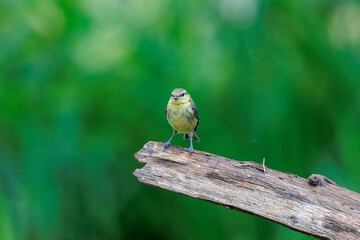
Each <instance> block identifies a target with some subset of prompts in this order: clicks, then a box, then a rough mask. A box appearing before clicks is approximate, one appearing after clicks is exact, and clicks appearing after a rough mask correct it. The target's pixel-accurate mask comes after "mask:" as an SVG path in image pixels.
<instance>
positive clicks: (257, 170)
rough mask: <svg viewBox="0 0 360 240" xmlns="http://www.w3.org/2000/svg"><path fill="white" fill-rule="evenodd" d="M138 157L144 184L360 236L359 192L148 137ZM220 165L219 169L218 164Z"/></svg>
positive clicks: (311, 228) (335, 234)
mask: <svg viewBox="0 0 360 240" xmlns="http://www.w3.org/2000/svg"><path fill="white" fill-rule="evenodd" d="M135 158H136V159H137V160H138V161H139V162H141V163H145V164H146V166H144V167H143V168H142V169H136V170H135V172H134V175H135V176H136V177H137V178H138V179H139V181H140V182H141V183H144V184H148V185H151V186H155V187H159V188H163V189H166V190H169V191H173V192H176V193H181V194H184V195H187V196H190V197H192V198H198V199H202V200H205V201H208V202H212V203H215V204H218V205H222V206H224V207H227V208H231V209H235V210H238V211H241V212H246V213H249V214H252V215H256V216H259V217H262V218H265V219H268V220H270V221H273V222H276V223H279V224H281V225H284V226H286V227H288V228H291V229H293V230H296V231H299V232H302V233H305V234H308V235H310V236H313V237H316V238H319V239H354V240H355V239H360V194H358V193H355V192H352V191H350V190H347V189H345V188H342V187H340V186H338V185H336V184H335V183H334V182H333V181H330V180H329V179H327V178H326V177H324V176H321V175H311V176H310V177H309V178H308V179H304V178H301V177H298V176H296V175H293V174H290V173H283V172H279V171H276V170H272V169H269V168H267V172H266V173H264V169H263V166H262V165H260V164H257V163H254V162H240V161H235V160H231V159H227V158H225V157H220V156H216V155H213V154H210V153H206V152H201V151H195V153H193V154H190V153H188V151H187V149H185V148H182V147H176V146H170V147H169V148H167V149H166V150H165V151H164V149H163V145H162V143H159V142H148V143H147V144H145V146H144V148H142V149H141V150H140V151H139V152H137V153H136V154H135ZM215 166H216V168H215Z"/></svg>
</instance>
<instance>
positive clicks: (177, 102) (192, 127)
mask: <svg viewBox="0 0 360 240" xmlns="http://www.w3.org/2000/svg"><path fill="white" fill-rule="evenodd" d="M165 114H166V118H167V120H168V122H169V124H170V125H171V126H172V128H173V134H172V136H171V137H170V139H169V141H167V142H166V143H164V151H165V149H166V148H167V147H168V146H170V143H171V140H172V139H173V137H174V136H175V135H176V134H177V133H183V134H184V139H190V147H189V152H190V153H193V152H194V147H193V143H192V140H193V139H194V140H195V141H197V142H199V141H200V140H199V138H198V136H197V135H196V133H195V132H196V130H197V128H198V126H199V122H200V118H199V113H198V110H197V109H196V106H195V103H194V101H193V100H192V98H191V96H190V94H189V93H188V92H187V91H186V90H185V89H183V88H175V89H174V90H173V91H172V93H171V97H170V100H169V102H168V104H167V106H166V110H165Z"/></svg>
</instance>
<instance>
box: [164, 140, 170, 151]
mask: <svg viewBox="0 0 360 240" xmlns="http://www.w3.org/2000/svg"><path fill="white" fill-rule="evenodd" d="M168 146H170V142H166V143H164V151H165V148H167V147H168Z"/></svg>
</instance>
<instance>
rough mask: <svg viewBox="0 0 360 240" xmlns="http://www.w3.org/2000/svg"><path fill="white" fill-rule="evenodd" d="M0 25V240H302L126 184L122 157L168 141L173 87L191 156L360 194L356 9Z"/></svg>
mask: <svg viewBox="0 0 360 240" xmlns="http://www.w3.org/2000/svg"><path fill="white" fill-rule="evenodd" d="M0 9H1V14H0V180H1V181H0V239H2V240H18V239H19V240H38V239H39V240H48V239H52V240H58V239H66V240H73V239H74V240H79V239H84V240H97V239H103V240H112V239H157V240H158V239H159V240H160V239H175V240H176V239H178V240H184V239H229V240H254V239H258V240H260V239H261V240H263V239H269V240H272V239H276V240H289V239H296V240H299V239H300V240H302V239H312V238H311V237H308V236H305V235H303V234H301V233H297V232H294V231H291V230H289V229H287V228H285V227H282V226H279V225H277V224H274V223H271V222H268V221H265V220H262V219H259V218H257V217H254V216H250V215H247V214H244V213H239V212H236V211H232V210H229V209H226V208H223V207H220V206H216V205H213V204H210V203H207V202H203V201H200V200H195V199H191V198H188V197H185V196H181V195H178V194H175V193H171V192H167V191H164V190H160V189H156V188H152V187H149V186H145V185H142V184H140V183H139V182H138V180H137V179H136V178H135V177H134V176H133V175H132V172H133V171H134V170H135V169H136V168H140V167H142V165H141V164H139V163H138V162H137V161H136V160H135V159H134V153H135V152H136V151H138V150H139V149H140V148H141V147H142V146H143V145H144V144H145V143H146V142H147V141H149V140H155V141H163V142H165V141H167V140H168V138H169V137H170V136H171V133H172V130H171V127H170V126H169V124H168V123H167V121H166V117H165V113H164V112H165V106H166V103H167V101H168V99H169V97H170V93H171V91H172V90H173V89H174V88H176V87H183V88H185V89H187V90H188V92H189V93H190V94H191V95H192V97H193V99H194V101H195V103H196V105H197V108H198V110H199V114H200V119H201V123H200V125H199V128H198V136H199V137H200V139H201V142H200V143H195V144H194V147H195V149H197V150H203V151H208V152H211V153H214V154H219V155H222V156H226V157H229V158H233V159H237V160H244V161H254V162H259V163H261V161H262V158H263V157H265V158H266V160H267V165H268V167H271V168H274V169H277V170H280V171H286V172H291V173H294V174H297V175H299V176H301V177H305V178H306V177H308V176H309V175H310V174H312V173H318V174H323V175H326V176H327V177H329V178H330V179H332V180H334V181H336V182H337V183H338V184H340V185H342V186H344V187H346V188H349V189H351V190H354V191H357V192H360V174H359V169H360V160H359V156H360V95H359V94H360V81H359V79H360V65H359V64H360V61H359V59H360V58H359V57H360V28H359V23H360V5H359V3H358V2H356V1H338V0H324V1H316V0H315V1H314V0H290V1H288V0H273V1H262V0H183V1H175V0H151V1H150V0H103V1H97V0H87V1H85V0H78V1H71V0H61V1H54V0H26V1H25V0H0ZM173 143H174V144H176V145H180V146H185V147H188V146H189V142H188V141H184V140H183V139H182V137H181V136H177V137H175V139H174V141H173Z"/></svg>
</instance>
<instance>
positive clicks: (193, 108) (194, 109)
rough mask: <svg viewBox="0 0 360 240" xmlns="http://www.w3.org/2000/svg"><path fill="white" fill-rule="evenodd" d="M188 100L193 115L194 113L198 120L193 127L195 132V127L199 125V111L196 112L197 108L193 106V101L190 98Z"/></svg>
mask: <svg viewBox="0 0 360 240" xmlns="http://www.w3.org/2000/svg"><path fill="white" fill-rule="evenodd" d="M190 101H191V109H192V110H193V112H194V115H195V117H196V118H197V120H198V122H197V124H196V127H195V128H194V132H196V130H197V127H198V126H199V122H200V117H199V112H198V110H197V108H196V106H195V103H194V101H193V100H192V99H191V100H190Z"/></svg>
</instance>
